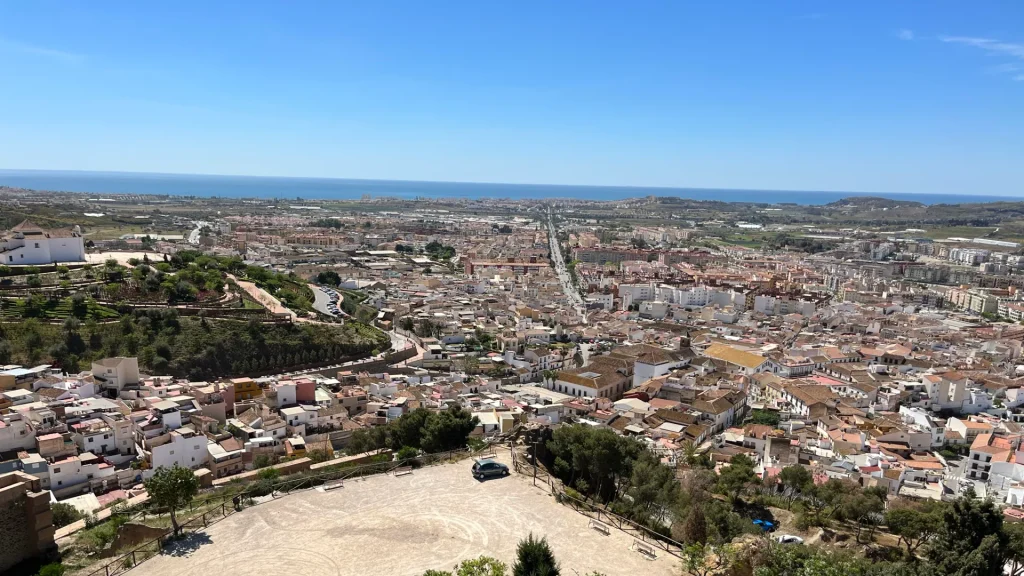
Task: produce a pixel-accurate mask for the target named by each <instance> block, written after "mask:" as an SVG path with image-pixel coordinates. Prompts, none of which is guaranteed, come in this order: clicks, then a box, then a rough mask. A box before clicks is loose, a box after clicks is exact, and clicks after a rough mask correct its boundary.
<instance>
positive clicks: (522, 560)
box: [512, 533, 561, 576]
mask: <svg viewBox="0 0 1024 576" xmlns="http://www.w3.org/2000/svg"><path fill="white" fill-rule="evenodd" d="M560 574H561V572H559V570H558V563H557V562H556V561H555V555H554V553H553V552H552V551H551V547H550V546H548V541H547V539H545V538H541V539H540V540H536V539H534V537H533V534H532V533H531V534H530V535H529V537H527V539H526V540H520V541H519V546H518V547H517V548H516V563H515V565H513V566H512V575H513V576H560Z"/></svg>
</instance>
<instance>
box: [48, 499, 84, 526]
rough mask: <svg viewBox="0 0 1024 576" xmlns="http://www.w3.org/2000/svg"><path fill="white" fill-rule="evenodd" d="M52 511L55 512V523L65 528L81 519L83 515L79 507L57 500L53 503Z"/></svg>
mask: <svg viewBox="0 0 1024 576" xmlns="http://www.w3.org/2000/svg"><path fill="white" fill-rule="evenodd" d="M50 511H51V512H53V525H54V527H56V528H63V527H64V526H67V525H68V524H71V523H73V522H77V521H79V520H81V519H82V517H83V514H82V513H81V512H79V511H78V508H75V507H74V506H72V505H71V504H67V503H65V502H57V503H55V504H53V505H51V506H50Z"/></svg>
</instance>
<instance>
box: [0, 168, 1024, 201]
mask: <svg viewBox="0 0 1024 576" xmlns="http://www.w3.org/2000/svg"><path fill="white" fill-rule="evenodd" d="M5 172H36V173H65V174H68V173H70V174H108V175H120V176H172V177H181V176H186V177H187V176H200V177H208V178H250V179H254V180H258V179H271V180H272V179H276V180H336V181H348V182H402V183H415V184H455V185H469V186H473V185H492V186H523V187H558V188H627V189H635V190H710V191H722V192H730V191H733V192H799V193H807V194H812V193H816V192H821V193H825V194H850V195H852V196H858V197H864V196H873V195H884V194H903V195H921V196H967V197H970V196H978V197H994V198H1024V194H1022V195H1019V196H1017V195H1008V194H992V193H980V194H975V193H966V192H963V193H951V192H862V191H856V190H837V189H831V190H817V189H808V188H804V189H787V188H719V187H693V186H641V185H635V184H551V183H543V182H540V183H538V182H495V181H479V180H411V179H405V178H345V177H339V176H265V175H264V176H256V175H248V174H213V173H203V172H137V171H131V170H77V169H42V168H0V174H3V173H5ZM0 185H3V183H2V182H0ZM42 191H44V192H46V191H49V190H42ZM68 192H73V191H71V190H68ZM140 194H144V193H140ZM655 195H656V194H655ZM314 199H315V198H310V200H314ZM609 201H610V200H609Z"/></svg>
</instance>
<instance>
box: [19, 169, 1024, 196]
mask: <svg viewBox="0 0 1024 576" xmlns="http://www.w3.org/2000/svg"><path fill="white" fill-rule="evenodd" d="M0 186H12V187H18V188H30V189H35V190H57V191H64V192H87V193H90V194H97V195H102V194H167V195H172V196H199V197H214V196H219V197H224V198H302V199H306V200H311V199H317V200H334V199H337V200H343V199H358V198H360V197H361V196H363V195H364V194H369V195H371V196H374V197H379V196H389V197H398V198H406V199H412V198H510V199H520V198H522V199H540V198H576V199H587V200H621V199H623V198H638V197H643V196H651V195H653V196H671V197H680V198H691V199H694V200H721V201H724V202H761V203H770V204H776V203H791V204H804V205H818V204H828V203H830V202H835V201H836V200H840V199H842V198H849V197H853V196H881V197H884V198H890V199H893V200H911V201H915V202H921V203H923V204H961V203H971V202H999V201H1011V202H1012V201H1024V198H1018V197H1008V196H991V195H987V196H983V195H967V194H963V195H953V194H906V193H857V192H807V191H790V190H733V189H710V188H644V187H632V186H563V185H551V184H490V183H470V182H416V181H407V180H351V179H340V178H279V177H260V176H208V175H191V174H156V173H138V172H78V171H50V170H0Z"/></svg>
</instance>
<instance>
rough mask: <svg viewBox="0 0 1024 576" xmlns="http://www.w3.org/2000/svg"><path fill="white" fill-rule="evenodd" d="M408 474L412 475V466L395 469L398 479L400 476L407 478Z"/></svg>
mask: <svg viewBox="0 0 1024 576" xmlns="http://www.w3.org/2000/svg"><path fill="white" fill-rule="evenodd" d="M406 474H412V466H402V467H400V468H395V477H396V478H397V477H398V476H405V475H406Z"/></svg>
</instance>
